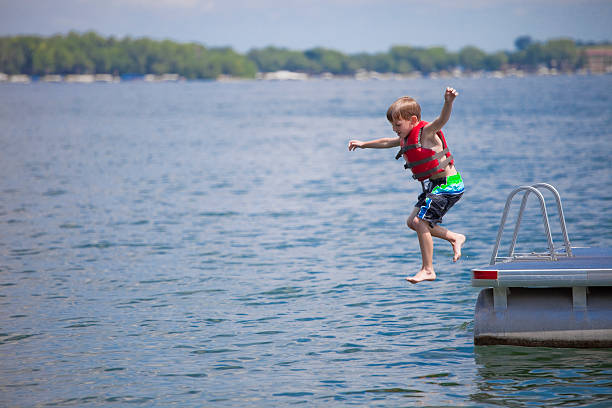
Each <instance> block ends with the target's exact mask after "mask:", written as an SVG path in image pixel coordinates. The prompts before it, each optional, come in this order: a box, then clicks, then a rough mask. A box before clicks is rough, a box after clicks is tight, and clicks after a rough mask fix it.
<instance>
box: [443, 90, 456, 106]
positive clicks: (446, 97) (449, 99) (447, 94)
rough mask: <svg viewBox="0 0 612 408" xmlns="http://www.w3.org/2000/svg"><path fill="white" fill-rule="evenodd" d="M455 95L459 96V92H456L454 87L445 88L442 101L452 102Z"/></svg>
mask: <svg viewBox="0 0 612 408" xmlns="http://www.w3.org/2000/svg"><path fill="white" fill-rule="evenodd" d="M457 96H459V92H457V91H456V90H455V88H450V87H449V88H446V92H444V102H449V103H450V102H453V101H454V100H455V98H456V97H457Z"/></svg>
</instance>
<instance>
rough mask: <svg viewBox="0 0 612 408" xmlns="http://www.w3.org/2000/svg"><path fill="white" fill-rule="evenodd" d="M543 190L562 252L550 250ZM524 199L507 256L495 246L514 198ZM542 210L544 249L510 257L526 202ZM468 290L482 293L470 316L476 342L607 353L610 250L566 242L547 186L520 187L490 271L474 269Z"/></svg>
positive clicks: (611, 321)
mask: <svg viewBox="0 0 612 408" xmlns="http://www.w3.org/2000/svg"><path fill="white" fill-rule="evenodd" d="M541 190H549V191H550V192H552V193H553V196H554V198H555V201H556V204H557V210H558V213H559V223H560V225H561V232H562V235H563V241H564V242H563V247H562V248H555V246H554V243H553V240H552V234H551V231H550V225H549V220H548V213H547V210H546V203H545V200H544V196H543V194H542V192H541ZM518 193H523V200H522V202H521V207H520V209H519V213H518V216H517V221H516V224H515V227H514V234H513V237H512V241H511V244H510V249H509V251H508V254H507V256H498V251H499V245H500V241H501V237H502V234H503V230H504V225H505V223H506V220H507V217H508V212H509V209H510V205H511V203H512V200H513V198H514V197H515V196H516V195H517V194H518ZM530 194H534V195H535V196H536V197H537V198H538V200H539V202H540V207H541V210H542V220H543V223H544V229H545V233H546V238H547V241H548V251H547V252H544V253H533V252H532V253H528V254H524V253H515V252H514V248H515V245H516V241H517V237H518V232H519V228H520V223H521V219H522V216H523V212H524V210H525V207H526V203H527V198H528V197H529V195H530ZM472 286H475V287H484V288H486V289H483V290H482V291H481V292H480V294H479V295H478V300H477V302H476V310H475V313H474V344H476V345H487V344H510V345H521V346H548V347H612V248H575V247H572V246H571V244H570V240H569V237H568V234H567V228H566V225H565V218H564V215H563V208H562V205H561V198H560V196H559V193H558V192H557V190H556V189H555V188H554V187H553V186H551V185H549V184H544V183H539V184H534V185H533V186H522V187H518V188H517V189H515V190H514V191H512V193H510V195H509V196H508V199H507V200H506V206H505V208H504V213H503V215H502V219H501V222H500V226H499V230H498V234H497V241H496V243H495V246H494V248H493V254H492V256H491V261H490V264H489V265H488V266H485V267H483V268H478V269H473V270H472Z"/></svg>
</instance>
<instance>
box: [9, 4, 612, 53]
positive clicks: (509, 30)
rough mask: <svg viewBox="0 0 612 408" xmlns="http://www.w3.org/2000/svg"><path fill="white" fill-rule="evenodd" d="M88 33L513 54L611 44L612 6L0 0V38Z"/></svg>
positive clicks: (236, 44)
mask: <svg viewBox="0 0 612 408" xmlns="http://www.w3.org/2000/svg"><path fill="white" fill-rule="evenodd" d="M71 30H74V31H78V32H85V31H90V30H92V31H95V32H97V33H98V34H100V35H103V36H105V37H107V36H111V35H112V36H115V37H118V38H122V37H125V36H130V37H132V38H139V37H149V38H152V39H156V40H161V39H170V40H173V41H177V42H197V43H200V44H204V45H205V46H207V47H221V46H229V47H232V48H233V49H235V50H236V51H238V52H241V53H242V52H247V51H248V50H250V49H253V48H263V47H266V46H270V45H271V46H277V47H284V48H289V49H292V50H306V49H310V48H314V47H319V46H320V47H325V48H330V49H334V50H338V51H342V52H344V53H349V54H353V53H358V52H367V53H376V52H386V51H388V50H389V48H390V47H391V46H394V45H409V46H413V47H431V46H443V47H445V48H446V49H447V50H449V51H458V50H460V49H461V48H462V47H465V46H468V45H472V46H476V47H478V48H480V49H482V50H484V51H486V52H494V51H501V50H503V51H512V50H514V49H515V46H514V41H515V40H516V38H517V37H519V36H522V35H529V36H530V37H532V39H533V40H535V41H546V40H549V39H553V38H560V37H565V38H572V39H574V40H581V41H596V42H601V41H612V0H301V1H299V0H259V1H254V0H13V1H10V0H0V36H5V35H21V34H37V35H43V36H48V35H53V34H67V33H68V32H69V31H71Z"/></svg>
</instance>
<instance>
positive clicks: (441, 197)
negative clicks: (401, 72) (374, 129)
mask: <svg viewBox="0 0 612 408" xmlns="http://www.w3.org/2000/svg"><path fill="white" fill-rule="evenodd" d="M458 95H459V93H458V92H457V91H456V90H455V89H453V88H446V91H445V93H444V105H443V106H442V112H441V113H440V116H438V117H437V118H436V119H434V120H433V121H432V122H431V123H427V122H424V121H421V107H420V106H419V104H418V103H417V101H416V100H414V99H413V98H410V97H403V98H399V99H398V100H397V101H395V102H394V103H393V104H392V105H391V106H390V107H389V109H388V110H387V119H388V120H389V122H390V123H391V125H392V126H393V131H394V132H395V133H396V134H397V137H389V138H382V139H376V140H370V141H367V142H362V141H360V140H351V141H350V142H349V145H348V148H349V150H350V151H352V150H355V149H357V148H358V147H359V148H361V149H366V148H370V149H388V148H391V147H398V146H401V150H400V151H399V153H398V154H397V156H396V157H395V158H396V159H399V158H400V157H401V156H403V157H404V159H405V160H406V165H404V167H405V168H406V169H408V168H409V169H411V170H412V173H413V176H412V177H413V178H415V179H417V180H419V181H421V186H422V188H423V193H422V194H420V195H419V197H418V201H417V203H416V205H415V208H414V209H413V210H412V213H410V216H409V217H408V220H407V224H408V227H410V228H411V229H413V230H414V231H416V233H417V237H418V238H419V246H420V247H421V258H422V261H423V263H422V266H421V270H419V271H418V272H417V273H416V274H415V275H414V276H411V277H407V278H406V280H407V281H408V282H410V283H418V282H422V281H433V280H435V279H436V273H435V272H434V268H433V239H432V236H433V237H436V238H441V239H444V240H446V241H448V242H449V243H450V244H451V245H452V247H453V254H454V256H453V262H457V260H458V259H459V258H460V257H461V247H462V246H463V244H464V243H465V236H464V235H462V234H458V233H456V232H452V231H449V230H447V229H446V228H443V227H441V226H439V225H438V223H440V222H442V217H443V216H444V214H446V212H447V211H448V210H449V209H450V208H451V207H452V206H453V204H455V203H456V202H457V201H458V200H459V198H461V196H462V195H463V190H464V186H463V180H462V179H461V175H460V174H459V172H457V170H456V169H455V165H454V161H453V157H452V155H451V154H450V152H449V150H448V146H447V145H446V140H445V139H444V134H443V133H442V131H441V130H442V127H443V126H444V125H445V124H446V122H448V119H449V118H450V115H451V110H452V106H453V102H454V100H455V98H456V97H457V96H458Z"/></svg>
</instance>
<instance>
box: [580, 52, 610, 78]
mask: <svg viewBox="0 0 612 408" xmlns="http://www.w3.org/2000/svg"><path fill="white" fill-rule="evenodd" d="M585 53H586V57H587V67H588V69H589V71H590V72H591V73H592V74H605V73H611V72H612V47H608V48H590V49H587V50H586V51H585Z"/></svg>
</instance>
